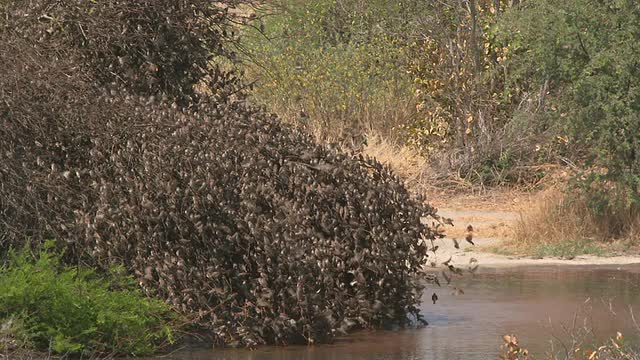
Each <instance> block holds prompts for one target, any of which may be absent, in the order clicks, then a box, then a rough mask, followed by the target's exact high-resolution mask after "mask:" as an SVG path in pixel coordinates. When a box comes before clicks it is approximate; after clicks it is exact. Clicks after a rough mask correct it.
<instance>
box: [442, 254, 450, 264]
mask: <svg viewBox="0 0 640 360" xmlns="http://www.w3.org/2000/svg"><path fill="white" fill-rule="evenodd" d="M450 262H451V256H449V260H447V261H445V262H443V263H442V265H444V266H449V263H450Z"/></svg>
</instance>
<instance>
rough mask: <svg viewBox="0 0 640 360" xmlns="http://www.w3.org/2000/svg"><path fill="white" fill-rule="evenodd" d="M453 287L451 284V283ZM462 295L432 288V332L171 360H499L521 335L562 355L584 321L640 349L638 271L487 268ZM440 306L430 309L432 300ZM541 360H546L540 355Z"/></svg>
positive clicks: (204, 352) (187, 354)
mask: <svg viewBox="0 0 640 360" xmlns="http://www.w3.org/2000/svg"><path fill="white" fill-rule="evenodd" d="M452 285H453V284H452ZM455 286H457V287H460V288H462V289H463V290H464V294H462V295H454V294H453V293H452V289H451V288H445V287H443V288H435V289H427V290H426V292H425V296H424V302H423V305H422V310H423V313H424V314H425V317H426V319H427V320H428V321H429V326H427V327H425V328H421V329H412V330H397V331H375V332H361V333H357V334H354V335H351V336H348V337H345V338H341V339H338V340H337V341H336V342H335V343H334V344H331V345H318V346H310V347H305V346H292V347H263V348H260V349H258V350H253V351H248V350H219V349H217V350H210V349H198V350H195V349H194V350H190V351H182V352H178V353H175V354H173V355H171V356H169V357H163V358H173V359H193V360H205V359H211V360H364V359H375V360H414V359H433V360H437V359H443V360H455V359H497V355H498V351H499V346H500V343H501V336H502V335H504V334H517V335H518V338H519V339H520V342H521V343H523V344H524V345H525V346H526V347H527V348H529V350H531V351H532V352H534V353H538V354H544V352H545V351H547V350H548V349H550V348H551V347H550V343H549V341H551V340H554V339H555V340H554V345H555V346H556V348H557V349H560V347H561V345H560V343H559V341H563V340H566V339H567V336H566V332H565V329H569V328H571V327H575V328H579V327H583V325H584V324H585V321H586V322H587V324H588V325H589V326H590V327H592V328H593V330H594V334H595V336H596V337H598V338H599V339H607V338H609V337H611V336H615V333H616V331H620V332H622V333H623V334H625V336H626V337H627V341H629V342H632V343H634V344H635V345H640V336H639V335H640V329H637V328H636V327H635V324H634V323H633V321H632V319H631V313H630V306H633V307H634V308H635V309H636V314H637V319H638V321H639V322H640V265H634V266H624V267H567V266H565V267H526V268H516V269H504V270H502V269H495V270H492V269H484V270H483V271H482V272H480V273H479V274H477V275H476V276H475V278H471V277H469V278H464V279H457V280H456V284H455ZM434 290H435V291H436V292H437V293H438V296H439V298H440V300H439V301H438V302H437V304H435V305H434V304H432V302H431V294H432V293H433V291H434ZM539 357H542V356H539Z"/></svg>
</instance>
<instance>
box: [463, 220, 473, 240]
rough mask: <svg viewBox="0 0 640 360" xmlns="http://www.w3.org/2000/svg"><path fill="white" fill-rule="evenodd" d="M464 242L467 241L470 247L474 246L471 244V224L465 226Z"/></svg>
mask: <svg viewBox="0 0 640 360" xmlns="http://www.w3.org/2000/svg"><path fill="white" fill-rule="evenodd" d="M464 239H465V240H467V242H468V243H469V244H471V245H475V244H474V243H473V226H471V224H469V226H467V235H466V236H465V238H464Z"/></svg>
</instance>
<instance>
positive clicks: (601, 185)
mask: <svg viewBox="0 0 640 360" xmlns="http://www.w3.org/2000/svg"><path fill="white" fill-rule="evenodd" d="M639 22H640V8H638V6H637V3H636V2H635V1H631V0H621V1H612V2H602V1H596V0H571V1H560V0H544V1H527V2H522V4H521V6H520V7H516V8H514V9H512V11H509V12H508V14H507V16H506V17H505V19H504V21H502V22H501V24H500V26H499V29H498V31H497V33H498V34H500V38H501V39H502V40H501V41H504V43H505V44H506V43H508V44H511V46H512V48H513V51H512V54H510V56H509V57H508V67H509V68H510V73H511V74H510V78H511V81H512V82H513V83H514V84H517V85H518V86H519V87H520V90H521V94H523V95H524V94H526V93H540V94H542V95H543V96H542V98H540V100H541V102H540V103H541V104H542V105H543V106H542V108H543V111H544V113H545V115H546V116H547V117H548V118H550V119H551V121H552V123H554V124H555V126H556V127H557V128H559V129H560V130H561V132H562V133H564V134H566V135H568V136H569V139H568V142H569V145H570V147H571V149H572V153H573V155H574V157H576V158H578V159H582V160H585V162H584V166H585V167H586V168H587V169H588V172H585V173H582V174H580V175H579V176H578V177H576V180H577V184H578V185H579V187H580V188H582V189H583V191H584V194H585V196H587V197H588V198H589V201H590V202H591V203H592V205H593V206H592V209H593V210H594V211H596V212H598V213H600V214H604V213H606V212H607V211H609V210H608V209H610V208H612V207H613V208H615V207H619V206H620V205H622V206H623V207H627V208H628V207H637V206H639V205H640V156H639V155H638V154H640V137H639V136H638V134H639V133H640V62H639V60H638V59H640V49H639V48H638V47H637V39H638V34H639V32H638V23H639ZM620 200H622V204H621V203H620Z"/></svg>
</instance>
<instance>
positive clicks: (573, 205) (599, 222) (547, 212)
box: [509, 184, 640, 251]
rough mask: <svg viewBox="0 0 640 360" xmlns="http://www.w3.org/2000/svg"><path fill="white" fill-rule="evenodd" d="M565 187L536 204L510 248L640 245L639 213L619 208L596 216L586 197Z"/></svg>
mask: <svg viewBox="0 0 640 360" xmlns="http://www.w3.org/2000/svg"><path fill="white" fill-rule="evenodd" d="M565 187H566V185H561V184H559V185H556V186H553V187H551V188H549V189H547V190H545V191H544V192H543V193H541V194H540V195H539V196H537V197H536V199H535V200H533V201H535V202H534V203H533V204H532V205H531V206H530V207H529V210H527V211H525V212H524V213H523V214H522V216H521V217H520V219H519V220H518V221H517V222H516V223H515V225H514V239H513V241H511V242H510V243H509V245H512V246H514V247H515V248H517V249H520V250H525V251H527V250H531V249H533V248H536V247H538V246H540V245H549V244H560V243H567V242H586V243H589V242H594V243H596V244H604V243H611V242H613V241H622V242H628V243H637V242H638V238H639V235H640V214H639V213H638V212H637V211H635V210H634V209H632V208H627V207H624V206H620V207H618V208H609V209H608V211H606V212H604V213H601V214H595V213H594V211H593V209H592V208H591V207H590V204H589V203H588V202H587V201H586V200H585V199H584V198H583V197H581V196H579V195H578V193H575V192H572V191H569V190H566V189H565Z"/></svg>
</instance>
